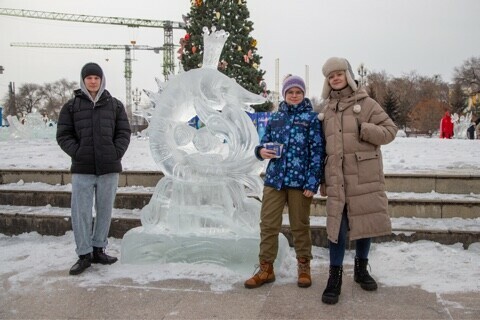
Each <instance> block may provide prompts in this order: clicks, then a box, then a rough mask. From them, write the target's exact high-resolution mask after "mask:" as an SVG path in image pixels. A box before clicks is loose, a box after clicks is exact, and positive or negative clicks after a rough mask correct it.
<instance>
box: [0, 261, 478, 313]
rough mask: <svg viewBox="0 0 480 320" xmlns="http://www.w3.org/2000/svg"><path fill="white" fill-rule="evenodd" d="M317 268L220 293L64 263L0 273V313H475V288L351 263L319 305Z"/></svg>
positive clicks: (195, 284) (321, 279)
mask: <svg viewBox="0 0 480 320" xmlns="http://www.w3.org/2000/svg"><path fill="white" fill-rule="evenodd" d="M323 268H324V269H321V270H317V272H315V273H314V275H313V281H314V283H313V285H312V287H310V288H308V289H303V288H298V287H297V286H296V284H295V283H292V284H282V285H280V284H276V283H273V284H267V285H264V286H263V287H261V288H258V289H252V290H248V289H245V288H243V284H242V283H238V284H237V285H236V286H235V287H234V289H232V290H230V291H226V292H221V293H219V292H213V291H211V290H210V288H209V286H208V285H207V284H204V283H202V282H199V281H192V280H168V281H161V282H149V283H148V284H145V285H139V284H134V283H132V282H131V281H130V280H123V281H117V282H114V283H109V284H108V285H102V286H94V287H80V286H78V285H77V284H76V283H77V282H76V281H73V278H72V277H71V276H68V274H67V272H68V270H65V272H64V274H61V273H62V272H52V274H51V275H50V276H51V277H52V278H55V279H60V280H58V281H55V282H54V283H48V282H49V278H48V276H47V277H46V278H45V286H44V287H43V288H40V287H37V288H31V287H30V284H29V283H23V284H22V285H21V287H20V288H18V287H15V288H12V287H11V286H10V285H9V283H8V280H6V279H7V277H8V276H11V275H3V276H0V281H1V283H2V287H1V289H0V290H1V291H0V319H67V318H68V319H480V293H478V292H473V293H472V292H463V293H457V294H434V293H428V292H426V291H423V290H421V289H418V288H411V287H383V286H381V284H380V287H379V289H378V291H376V292H366V291H363V290H362V289H361V288H360V287H359V286H358V285H357V284H356V283H354V282H353V279H352V274H353V270H352V267H350V268H347V269H346V270H345V275H344V277H343V279H344V284H343V287H342V289H343V291H342V294H341V296H340V302H339V303H338V304H336V305H333V306H332V305H325V304H323V303H322V302H321V294H322V291H323V289H324V285H325V283H326V280H327V270H326V267H323ZM81 276H82V277H86V276H92V274H91V273H90V274H89V273H85V274H82V275H81ZM392 276H395V275H392ZM439 281H441V279H439Z"/></svg>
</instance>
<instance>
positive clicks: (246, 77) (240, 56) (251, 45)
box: [178, 0, 271, 111]
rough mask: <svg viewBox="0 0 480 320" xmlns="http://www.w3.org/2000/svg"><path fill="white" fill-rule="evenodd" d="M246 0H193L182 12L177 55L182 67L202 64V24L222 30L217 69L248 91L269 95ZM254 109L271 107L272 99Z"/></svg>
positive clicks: (188, 68) (191, 67)
mask: <svg viewBox="0 0 480 320" xmlns="http://www.w3.org/2000/svg"><path fill="white" fill-rule="evenodd" d="M249 17H250V13H249V11H248V8H247V1H246V0H192V1H191V8H190V13H188V14H187V15H186V16H184V20H185V22H186V24H187V27H186V34H185V36H184V37H183V38H182V39H181V40H180V46H181V47H180V49H179V50H178V54H179V56H178V58H179V59H180V61H181V62H182V65H183V68H184V69H185V71H188V70H190V69H195V68H199V67H201V63H202V58H203V27H207V28H208V29H209V30H211V28H212V27H215V28H216V29H217V30H225V31H226V32H228V33H229V34H230V36H229V37H228V40H227V42H226V44H225V47H224V49H223V51H222V54H221V56H220V61H219V64H218V70H219V71H221V72H223V73H224V74H225V75H227V76H228V77H230V78H233V79H235V80H236V81H237V83H238V84H240V85H241V86H242V87H244V88H245V89H247V90H248V91H250V92H253V93H256V94H262V95H264V96H265V97H267V95H268V93H269V92H268V90H267V88H266V83H265V82H264V81H263V75H264V74H265V71H263V70H261V69H260V59H261V57H260V56H259V55H258V54H257V40H256V39H254V38H253V37H252V36H251V35H250V34H251V32H252V31H253V22H252V21H250V20H248V19H249ZM253 107H254V108H255V109H256V110H257V111H266V110H268V109H270V107H271V103H266V104H263V105H261V106H253Z"/></svg>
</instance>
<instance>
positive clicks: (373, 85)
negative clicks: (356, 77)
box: [366, 71, 390, 106]
mask: <svg viewBox="0 0 480 320" xmlns="http://www.w3.org/2000/svg"><path fill="white" fill-rule="evenodd" d="M389 81H390V77H389V76H388V75H387V73H386V72H385V71H382V72H371V73H369V74H368V76H367V87H366V90H367V93H368V95H369V96H370V97H371V98H372V99H375V100H376V101H377V102H378V103H379V104H380V105H382V106H383V103H384V101H383V97H385V95H386V92H387V86H388V83H389Z"/></svg>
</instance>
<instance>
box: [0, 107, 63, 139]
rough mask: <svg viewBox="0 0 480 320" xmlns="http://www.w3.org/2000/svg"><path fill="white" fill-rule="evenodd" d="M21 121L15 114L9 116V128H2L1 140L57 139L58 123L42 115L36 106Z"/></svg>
mask: <svg viewBox="0 0 480 320" xmlns="http://www.w3.org/2000/svg"><path fill="white" fill-rule="evenodd" d="M23 120H24V121H23V123H21V122H20V121H19V120H18V119H17V117H15V116H7V122H8V128H4V129H6V130H4V129H2V133H1V134H0V139H1V140H16V139H29V140H31V139H52V140H53V139H55V135H56V132H57V127H56V124H54V123H52V122H50V121H48V119H47V118H45V117H42V115H41V114H40V113H38V112H37V110H36V109H35V108H34V109H32V112H31V113H27V114H26V115H25V116H24V118H23Z"/></svg>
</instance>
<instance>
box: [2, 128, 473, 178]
mask: <svg viewBox="0 0 480 320" xmlns="http://www.w3.org/2000/svg"><path fill="white" fill-rule="evenodd" d="M0 150H1V153H2V156H1V157H0V169H7V168H10V169H26V168H32V169H33V168H35V169H38V168H41V169H69V168H70V159H69V157H68V156H67V155H66V154H65V153H64V152H63V151H62V150H61V149H60V147H59V146H58V145H57V143H56V142H55V141H53V140H30V141H28V140H17V141H0ZM382 153H383V163H384V169H385V172H386V173H404V172H429V171H436V172H446V173H452V172H464V173H465V172H466V173H472V174H477V175H478V174H480V156H479V155H480V140H456V139H452V140H448V139H438V138H400V137H397V138H396V139H395V140H394V141H393V142H392V143H390V144H388V145H385V146H382ZM122 163H123V166H124V169H125V170H139V171H144V170H147V171H149V170H154V171H156V170H158V167H157V165H156V164H155V162H154V161H153V158H152V156H151V154H150V147H149V143H148V140H145V139H137V138H132V140H131V143H130V146H129V148H128V150H127V153H126V154H125V157H124V159H123V161H122Z"/></svg>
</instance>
